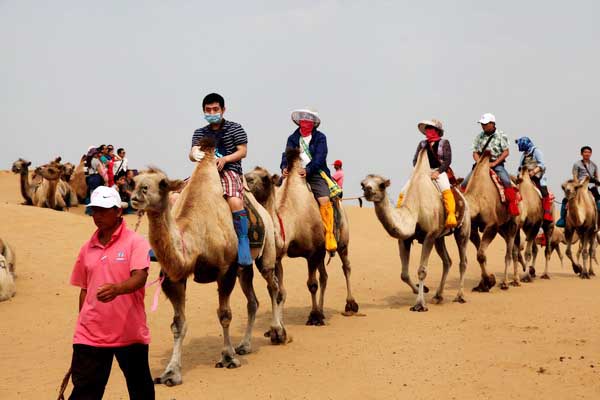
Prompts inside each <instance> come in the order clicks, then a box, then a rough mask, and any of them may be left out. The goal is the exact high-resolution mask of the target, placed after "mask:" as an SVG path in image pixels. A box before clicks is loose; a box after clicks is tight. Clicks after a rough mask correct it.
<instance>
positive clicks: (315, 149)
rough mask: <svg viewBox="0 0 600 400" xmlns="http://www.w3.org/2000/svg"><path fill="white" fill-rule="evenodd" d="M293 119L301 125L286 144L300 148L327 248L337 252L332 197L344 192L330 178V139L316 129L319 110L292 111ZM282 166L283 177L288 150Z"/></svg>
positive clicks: (302, 172) (303, 167) (282, 160)
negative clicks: (328, 151) (328, 162)
mask: <svg viewBox="0 0 600 400" xmlns="http://www.w3.org/2000/svg"><path fill="white" fill-rule="evenodd" d="M292 121H294V123H295V124H296V125H298V128H297V129H296V130H295V131H294V132H293V133H292V134H291V135H290V136H289V137H288V139H287V144H286V146H285V147H286V149H288V148H296V149H300V161H301V163H302V169H301V170H300V175H301V176H303V177H305V178H306V182H307V183H308V185H309V186H310V188H311V190H312V192H313V195H314V196H315V198H316V199H317V202H318V203H319V211H320V212H321V220H322V221H323V226H324V228H325V249H326V250H327V251H328V252H334V251H336V250H337V242H336V240H335V235H334V233H333V224H334V218H333V205H332V203H331V200H330V199H331V198H334V197H336V196H339V195H341V192H342V191H341V189H340V187H339V186H338V185H337V184H336V183H335V182H334V181H333V179H332V178H331V174H330V172H329V168H327V138H326V137H325V134H324V133H323V132H321V131H319V130H317V128H318V127H319V125H320V124H321V119H320V118H319V114H318V113H317V112H316V111H312V110H308V109H300V110H295V111H293V112H292ZM280 167H281V173H282V174H283V176H284V177H286V176H288V169H287V167H288V165H287V158H286V155H285V152H284V153H283V156H282V158H281V166H280Z"/></svg>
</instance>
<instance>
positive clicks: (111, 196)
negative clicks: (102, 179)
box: [87, 186, 121, 208]
mask: <svg viewBox="0 0 600 400" xmlns="http://www.w3.org/2000/svg"><path fill="white" fill-rule="evenodd" d="M90 197H91V200H90V204H88V205H87V207H100V208H113V207H118V208H121V196H119V192H117V191H116V190H115V189H113V188H110V187H108V186H98V187H97V188H96V189H95V190H94V191H93V192H92V195H91V196H90Z"/></svg>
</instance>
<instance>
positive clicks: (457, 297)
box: [452, 296, 467, 304]
mask: <svg viewBox="0 0 600 400" xmlns="http://www.w3.org/2000/svg"><path fill="white" fill-rule="evenodd" d="M452 301H453V302H455V303H460V304H465V303H466V302H467V301H466V300H465V298H464V297H463V296H456V297H455V298H454V300H452Z"/></svg>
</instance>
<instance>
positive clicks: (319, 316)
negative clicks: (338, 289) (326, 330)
mask: <svg viewBox="0 0 600 400" xmlns="http://www.w3.org/2000/svg"><path fill="white" fill-rule="evenodd" d="M306 325H312V326H323V325H325V316H324V315H323V313H322V312H320V311H311V312H310V314H309V315H308V320H307V321H306Z"/></svg>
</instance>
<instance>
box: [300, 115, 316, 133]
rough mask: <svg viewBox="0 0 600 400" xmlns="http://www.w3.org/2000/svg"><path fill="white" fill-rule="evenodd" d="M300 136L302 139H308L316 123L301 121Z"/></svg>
mask: <svg viewBox="0 0 600 400" xmlns="http://www.w3.org/2000/svg"><path fill="white" fill-rule="evenodd" d="M299 125H300V135H302V137H307V136H310V135H312V131H313V128H314V127H315V123H314V122H313V121H309V120H307V119H301V120H300V124H299Z"/></svg>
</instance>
